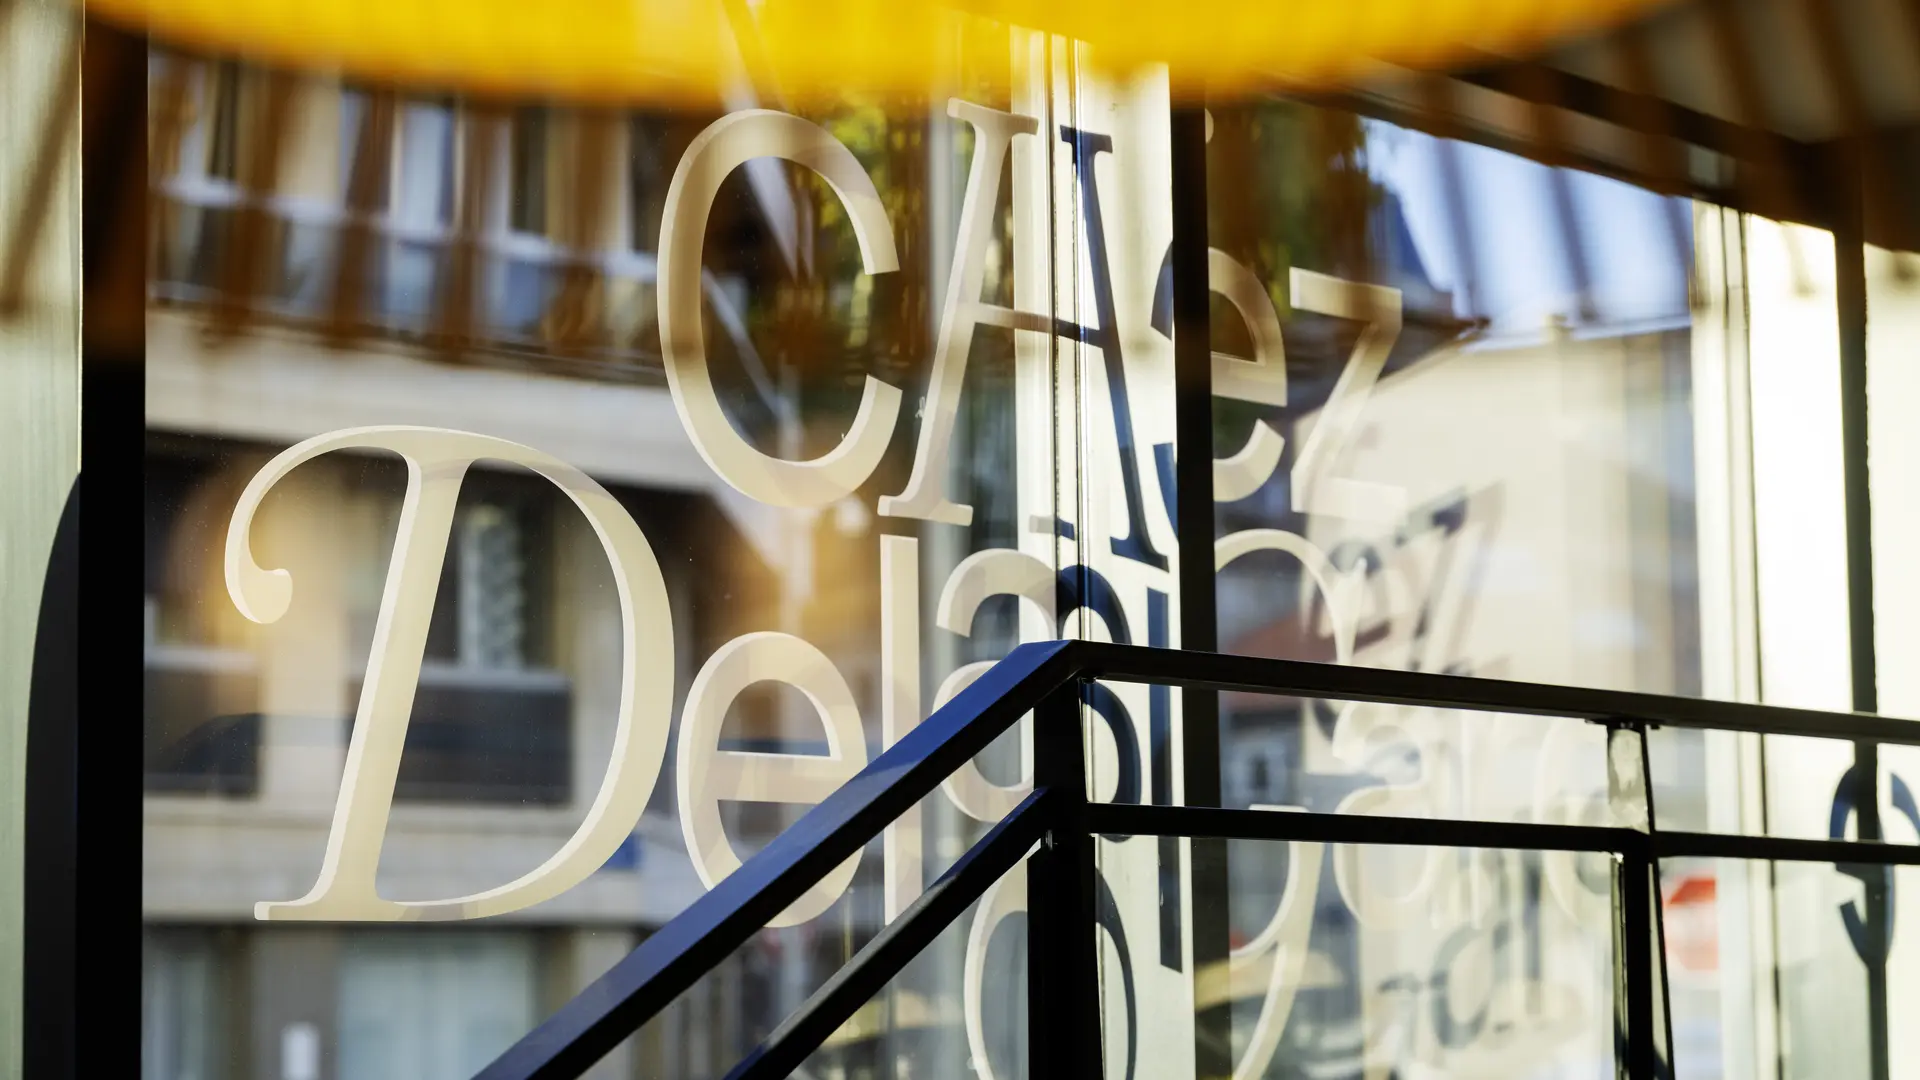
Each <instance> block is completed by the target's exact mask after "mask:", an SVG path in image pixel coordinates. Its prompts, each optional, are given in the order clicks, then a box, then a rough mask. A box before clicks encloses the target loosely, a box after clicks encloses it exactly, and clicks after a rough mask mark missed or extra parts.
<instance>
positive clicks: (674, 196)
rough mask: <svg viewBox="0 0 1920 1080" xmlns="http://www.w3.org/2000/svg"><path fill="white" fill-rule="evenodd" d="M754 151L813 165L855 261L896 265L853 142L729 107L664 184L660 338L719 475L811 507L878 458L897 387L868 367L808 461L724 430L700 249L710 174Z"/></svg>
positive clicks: (883, 215) (888, 435) (689, 423)
mask: <svg viewBox="0 0 1920 1080" xmlns="http://www.w3.org/2000/svg"><path fill="white" fill-rule="evenodd" d="M757 157H777V158H783V159H785V160H787V161H792V162H796V163H798V164H801V165H805V166H806V167H807V168H809V169H812V170H813V171H814V172H816V173H819V174H820V177H821V178H822V179H824V180H825V181H826V182H827V185H828V186H829V187H831V188H832V189H833V192H834V194H835V195H837V196H838V197H839V199H840V202H841V205H842V206H844V207H845V208H846V211H847V220H848V221H849V222H850V223H851V224H852V226H853V236H854V239H855V240H856V241H857V242H858V243H859V246H860V261H861V266H862V267H863V268H864V269H865V270H866V272H867V273H868V274H885V273H890V272H892V271H894V270H897V269H899V268H900V259H899V255H898V253H897V252H896V251H895V250H894V246H893V226H892V225H891V224H890V223H889V222H888V220H887V212H886V210H885V209H884V208H883V207H882V206H881V204H880V194H879V192H877V191H875V190H874V187H873V180H872V178H871V177H869V176H868V175H867V172H866V170H865V169H862V168H861V167H860V162H859V161H857V160H855V158H854V156H853V152H852V151H850V150H848V149H847V148H846V147H845V146H844V145H842V144H841V143H840V141H839V140H838V139H835V138H834V137H833V135H832V134H831V133H829V132H828V131H827V130H826V129H825V128H823V127H821V126H820V125H818V124H815V123H812V122H810V121H807V120H803V119H801V118H800V117H797V116H792V115H789V114H787V113H782V112H773V111H770V110H767V109H748V110H746V111H744V112H737V113H731V114H729V115H727V116H723V117H721V118H720V119H718V120H716V121H714V122H713V123H712V124H711V125H709V126H708V128H707V129H706V130H705V131H702V132H701V133H700V134H699V135H698V136H696V137H695V138H694V140H693V144H692V145H690V146H688V147H687V152H686V155H685V156H684V157H682V158H681V159H680V165H679V167H678V168H677V169H675V170H674V173H673V181H672V183H670V184H669V185H668V186H667V197H666V202H665V205H664V207H663V209H662V210H661V219H660V280H659V293H660V348H661V352H662V353H663V354H664V358H665V361H666V369H667V386H668V388H669V389H670V390H671V391H672V394H673V404H674V408H675V409H676V410H678V411H679V413H680V422H681V424H683V425H685V427H686V429H687V434H688V436H689V437H690V438H692V440H693V445H694V447H695V448H696V449H698V450H699V451H700V456H701V457H703V458H705V459H706V462H707V464H708V466H710V467H711V468H712V469H713V471H714V472H715V473H717V474H718V475H719V476H720V478H721V479H723V480H725V481H726V482H727V483H729V484H731V485H733V487H734V489H735V490H737V491H739V492H741V493H742V494H744V495H747V496H749V497H751V498H754V499H757V500H759V501H760V502H763V503H766V504H768V505H770V506H786V507H821V506H826V505H828V504H830V503H833V502H836V501H838V500H840V499H843V498H845V497H847V496H848V495H850V494H852V493H853V491H854V489H855V488H857V487H859V486H860V485H861V483H862V482H864V481H865V480H866V478H867V477H868V476H869V475H871V474H872V472H873V469H874V466H876V465H878V464H879V463H880V457H881V455H882V454H884V453H886V450H887V443H888V442H889V441H890V440H891V439H892V437H893V428H894V424H895V423H896V422H897V421H898V419H899V416H900V391H899V389H898V388H896V387H894V386H892V385H890V384H888V383H884V382H881V381H880V380H879V379H876V378H874V377H873V376H871V375H869V376H867V381H866V386H865V389H864V390H863V391H862V394H861V397H860V408H859V411H858V412H856V413H855V414H854V418H853V426H852V427H851V428H850V429H849V430H848V431H847V435H846V438H845V439H843V440H842V441H841V442H840V445H838V446H836V447H835V448H834V449H832V450H831V451H829V452H827V453H826V454H825V455H823V456H822V457H819V458H816V459H814V460H812V461H788V460H785V459H783V458H776V457H772V456H770V455H768V454H763V453H761V452H760V451H759V450H757V449H755V448H754V447H752V446H750V445H748V444H747V442H746V440H744V439H742V438H741V437H740V435H739V433H738V432H736V431H734V429H733V424H732V422H731V421H729V420H728V419H727V414H726V410H725V409H723V408H722V407H721V405H720V396H719V394H718V392H716V391H715V389H714V386H713V378H712V375H711V374H710V373H709V372H708V370H707V346H706V331H705V330H704V329H703V328H702V327H701V325H700V309H701V297H700V265H701V249H702V248H703V246H704V245H705V243H706V236H707V218H708V216H709V215H710V214H711V213H712V210H713V200H714V197H715V196H716V195H718V194H719V191H720V183H721V181H723V180H725V179H726V178H727V176H728V174H729V173H731V172H733V170H735V169H736V168H739V167H740V166H741V165H743V164H745V163H746V162H748V161H750V160H752V159H754V158H757Z"/></svg>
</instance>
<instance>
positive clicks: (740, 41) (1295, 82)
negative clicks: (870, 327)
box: [86, 0, 1664, 102]
mask: <svg viewBox="0 0 1920 1080" xmlns="http://www.w3.org/2000/svg"><path fill="white" fill-rule="evenodd" d="M1662 2H1664V0H945V2H943V0H759V2H758V3H752V2H750V0H86V3H87V8H88V11H89V13H90V14H92V15H94V16H95V17H99V18H106V19H110V20H114V21H118V22H121V23H124V24H127V25H130V26H134V27H138V28H142V29H144V30H145V31H146V32H148V33H150V34H152V36H153V38H154V40H155V41H156V42H157V43H161V44H170V45H174V46H177V47H180V48H184V49H188V50H191V51H195V52H200V53H209V54H215V55H237V56H241V57H245V58H248V59H252V60H257V61H260V62H263V63H267V64H272V65H276V66H281V67H295V68H306V69H318V70H333V71H339V72H341V73H343V74H345V75H348V76H350V77H354V78H359V79H365V80H370V81H374V82H380V83H389V84H401V85H411V86H421V87H435V88H441V89H448V90H457V91H465V92H470V93H481V94H496V95H505V96H514V97H526V96H541V95H551V96H555V97H561V98H571V99H602V100H609V101H623V102H637V101H647V100H668V101H671V100H685V99H706V100H713V99H716V98H717V97H718V96H719V95H720V94H721V93H723V92H724V90H725V89H726V88H727V87H729V86H738V85H739V84H740V80H741V79H742V78H743V77H745V78H753V79H754V80H755V81H756V82H757V83H759V84H761V85H763V86H770V87H773V88H777V89H778V90H779V92H780V93H781V94H782V95H783V96H785V97H788V98H789V99H807V98H818V97H832V96H837V95H840V94H843V93H845V92H847V91H850V90H859V91H874V92H881V93H889V94H894V93H898V94H915V93H921V94H924V93H941V92H944V90H945V89H946V88H947V87H949V86H952V85H953V83H954V82H955V79H956V76H957V75H958V72H957V70H956V69H957V68H958V67H960V66H964V67H965V69H966V74H967V76H968V78H969V79H970V80H971V81H973V82H974V83H976V84H977V83H978V81H980V80H981V79H987V80H992V79H994V78H995V74H994V72H995V70H996V68H997V69H998V70H999V71H1000V72H1001V74H1000V75H999V76H998V77H999V78H1000V79H1004V78H1005V77H1006V75H1005V70H1006V69H1007V68H1008V67H1009V65H1008V64H1007V63H1006V58H1007V56H1008V53H1007V51H1006V30H1007V28H1009V27H1021V28H1028V29H1042V30H1048V31H1051V32H1054V33H1059V34H1063V35H1065V36H1067V37H1070V38H1074V39H1078V40H1081V41H1085V42H1088V43H1089V44H1091V45H1093V46H1094V53H1093V55H1095V56H1096V57H1098V59H1099V62H1100V63H1101V64H1102V65H1103V66H1107V67H1111V68H1115V69H1125V68H1129V67H1133V66H1136V65H1140V64H1146V63H1167V64H1170V65H1171V66H1172V69H1173V70H1174V71H1175V72H1177V73H1179V74H1180V78H1179V80H1178V81H1179V82H1180V83H1182V84H1183V85H1190V86H1204V87H1205V88H1206V89H1207V90H1208V91H1210V92H1213V93H1223V92H1226V93H1230V92H1233V91H1236V90H1250V89H1257V88H1263V87H1270V86H1292V87H1329V86H1337V85H1341V84H1344V83H1347V82H1349V81H1351V80H1352V79H1354V78H1355V77H1356V76H1358V75H1361V74H1363V73H1364V72H1365V71H1366V70H1368V69H1369V68H1370V67H1372V66H1373V65H1376V64H1378V63H1386V64H1391V65H1395V66H1402V67H1417V68H1430V67H1436V66H1443V65H1446V64H1448V63H1450V62H1455V61H1458V60H1459V59H1460V58H1461V57H1462V56H1463V55H1466V54H1467V53H1469V52H1475V51H1486V52H1493V53H1505V54H1509V55H1512V54H1524V53H1526V52H1528V51H1531V50H1533V49H1536V48H1538V47H1539V46H1541V45H1543V44H1546V43H1548V42H1550V41H1552V40H1554V39H1556V38H1559V37H1563V36H1567V35H1574V34H1579V33H1582V32H1585V31H1591V30H1594V29H1598V28H1601V27H1604V26H1606V25H1608V24H1611V23H1614V22H1617V21H1620V20H1622V19H1625V18H1630V17H1632V16H1634V15H1636V14H1638V13H1640V12H1641V11H1644V10H1646V9H1649V8H1652V7H1654V6H1657V5H1658V4H1660V3H1662ZM996 34H997V35H998V39H997V40H998V43H999V48H998V49H995V48H993V47H992V46H993V44H994V42H995V40H996V39H995V35H996Z"/></svg>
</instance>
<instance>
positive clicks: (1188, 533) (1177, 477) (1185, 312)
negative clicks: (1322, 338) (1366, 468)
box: [1163, 84, 1233, 1080]
mask: <svg viewBox="0 0 1920 1080" xmlns="http://www.w3.org/2000/svg"><path fill="white" fill-rule="evenodd" d="M1193 90H1194V88H1193V87H1191V86H1181V85H1178V84H1176V85H1175V86H1174V88H1173V92H1174V94H1175V95H1176V97H1175V103H1174V105H1173V108H1172V113H1171V115H1170V116H1169V118H1168V120H1169V128H1170V142H1171V144H1172V145H1171V167H1172V171H1173V176H1172V180H1173V189H1172V191H1173V194H1172V199H1173V243H1172V247H1171V250H1170V251H1169V253H1168V262H1169V267H1170V270H1171V275H1170V276H1171V278H1172V284H1173V370H1174V406H1173V408H1174V518H1175V520H1174V530H1175V533H1176V535H1177V536H1178V538H1179V548H1180V580H1179V585H1180V648H1181V649H1182V650H1186V651H1199V652H1213V651H1215V650H1216V649H1217V648H1218V644H1219V627H1218V622H1217V616H1216V611H1215V596H1214V566H1213V564H1214V535H1213V534H1214V513H1213V328H1212V320H1211V317H1210V308H1211V306H1212V289H1211V286H1210V284H1209V282H1208V279H1207V278H1208V275H1207V248H1208V239H1207V224H1208V214H1207V123H1208V118H1207V111H1206V109H1205V107H1204V106H1203V105H1201V104H1199V103H1198V102H1199V101H1200V100H1201V99H1200V96H1199V95H1198V94H1194V93H1192V91H1193ZM1183 102H1184V103H1183ZM1181 730H1182V733H1183V734H1182V743H1181V762H1182V773H1183V775H1182V778H1181V779H1182V782H1183V786H1184V791H1185V799H1184V801H1185V803H1186V804H1187V805H1188V806H1219V805H1220V696H1219V694H1218V693H1217V692H1215V691H1213V690H1202V689H1197V688H1188V689H1186V690H1184V691H1183V692H1182V694H1181ZM1189 844H1191V849H1190V851H1191V856H1190V862H1189V866H1190V874H1189V881H1190V883H1191V885H1190V887H1191V888H1192V890H1193V895H1192V897H1191V898H1190V900H1189V910H1190V911H1191V912H1192V926H1191V933H1192V940H1193V970H1192V971H1191V972H1190V973H1189V978H1190V981H1191V983H1192V985H1193V986H1194V987H1195V988H1196V990H1197V989H1198V987H1199V985H1200V981H1201V978H1202V973H1203V972H1208V971H1211V970H1215V969H1218V968H1223V967H1224V966H1225V964H1226V963H1227V953H1228V950H1229V947H1230V941H1229V938H1228V933H1229V929H1228V920H1227V901H1228V897H1227V892H1228V879H1227V847H1226V841H1224V840H1218V839H1194V840H1191V841H1189ZM1165 850H1167V848H1166V846H1164V845H1163V851H1165ZM1163 857H1164V856H1163ZM1193 1023H1194V1032H1193V1034H1194V1075H1195V1076H1196V1077H1197V1078H1198V1080H1221V1078H1224V1077H1228V1076H1231V1075H1232V1074H1233V1046H1232V1038H1231V1035H1232V1014H1231V1011H1230V1010H1229V1008H1228V1007H1227V1006H1226V1005H1225V1004H1222V1005H1220V1006H1218V1007H1215V1008H1211V1009H1202V1008H1200V1004H1199V1000H1198V998H1197V997H1196V998H1195V1002H1194V1020H1193Z"/></svg>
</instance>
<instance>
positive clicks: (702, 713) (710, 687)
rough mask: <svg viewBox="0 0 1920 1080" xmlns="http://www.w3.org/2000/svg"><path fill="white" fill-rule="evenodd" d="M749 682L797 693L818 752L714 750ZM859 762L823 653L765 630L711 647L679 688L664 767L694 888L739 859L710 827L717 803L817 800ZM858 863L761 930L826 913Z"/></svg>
mask: <svg viewBox="0 0 1920 1080" xmlns="http://www.w3.org/2000/svg"><path fill="white" fill-rule="evenodd" d="M757 682H783V683H786V684H787V685H789V686H791V687H794V688H795V689H797V690H799V691H800V692H801V693H802V694H805V695H806V697H807V701H808V702H809V703H811V704H812V705H813V709H814V712H815V713H816V714H817V715H818V716H819V717H820V723H821V725H822V726H823V727H824V728H825V730H826V737H827V752H826V753H825V754H781V753H763V752H759V751H748V750H722V749H720V748H719V742H720V729H721V728H722V727H723V726H724V725H725V723H726V719H727V710H728V708H730V707H731V706H732V705H733V703H734V700H735V699H737V698H738V697H739V696H740V692H741V691H743V690H745V689H746V688H747V687H749V686H752V685H753V684H754V683H757ZM866 764H867V740H866V736H865V734H864V733H863V732H862V731H861V729H860V707H859V706H858V705H857V704H855V703H854V700H853V690H852V689H851V688H850V687H848V686H847V680H846V679H845V678H844V677H842V676H841V674H840V671H839V669H838V668H835V667H834V666H833V661H831V660H828V659H827V657H826V655H825V654H824V653H822V652H821V651H820V650H819V649H817V648H815V647H814V646H813V645H811V644H809V643H808V642H805V641H802V640H801V639H799V638H797V637H794V636H793V635H792V634H780V633H774V632H771V631H764V632H761V633H755V634H744V635H742V636H740V637H737V638H734V639H733V640H732V641H729V642H727V643H726V644H725V645H722V646H720V648H719V650H718V651H716V652H715V653H714V654H713V656H711V657H710V658H708V660H707V663H706V666H704V667H702V668H701V669H700V674H699V675H696V676H695V677H694V680H693V686H692V687H691V688H690V689H689V690H688V691H687V705H686V711H685V714H684V715H683V716H682V717H681V728H680V748H679V754H678V755H677V756H676V758H675V760H674V768H675V771H676V772H677V773H678V776H677V777H676V779H677V785H678V787H679V796H680V830H681V832H682V834H684V835H685V837H686V841H687V853H688V854H690V855H691V856H693V868H694V870H695V871H696V872H698V873H699V875H700V881H701V882H702V883H703V884H704V885H706V887H707V888H709V889H711V888H713V887H714V886H715V885H718V884H719V883H720V880H721V879H722V878H724V877H726V876H727V875H728V874H731V873H733V872H734V871H735V870H738V869H740V856H739V855H738V854H737V853H736V852H735V851H734V850H733V842H732V841H731V840H729V839H728V838H727V831H726V826H725V825H724V824H722V823H721V820H720V804H721V802H723V801H728V800H732V801H738V802H773V803H804V804H812V803H818V802H820V801H821V800H822V799H825V798H826V797H827V796H828V795H831V794H833V792H834V791H835V789H837V788H839V787H840V785H842V784H844V783H846V782H847V781H849V780H851V779H853V777H854V774H856V773H858V772H859V771H860V770H861V769H863V768H865V767H866ZM859 865H860V855H859V854H858V853H855V855H854V856H853V858H851V859H848V860H847V861H846V862H844V863H842V864H841V865H840V866H838V867H836V868H835V869H834V870H833V872H832V873H829V874H828V875H827V876H826V877H825V878H823V879H821V881H820V882H819V883H818V884H816V885H814V886H813V888H811V889H808V890H807V892H806V893H805V894H804V895H802V896H801V898H800V899H798V900H796V901H794V903H793V905H792V906H791V907H789V908H787V910H785V911H783V912H781V913H780V914H779V915H778V916H776V917H775V918H774V919H773V920H772V921H771V922H769V923H768V924H767V925H769V926H797V925H799V924H800V923H803V922H806V921H807V920H809V919H811V918H813V917H814V916H816V915H818V914H820V913H821V912H823V911H825V910H827V908H829V907H831V906H833V902H834V901H835V900H837V899H839V898H840V894H841V893H843V892H845V891H846V888H847V883H848V882H850V881H852V880H853V872H854V870H855V868H857V867H858V866H859Z"/></svg>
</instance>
